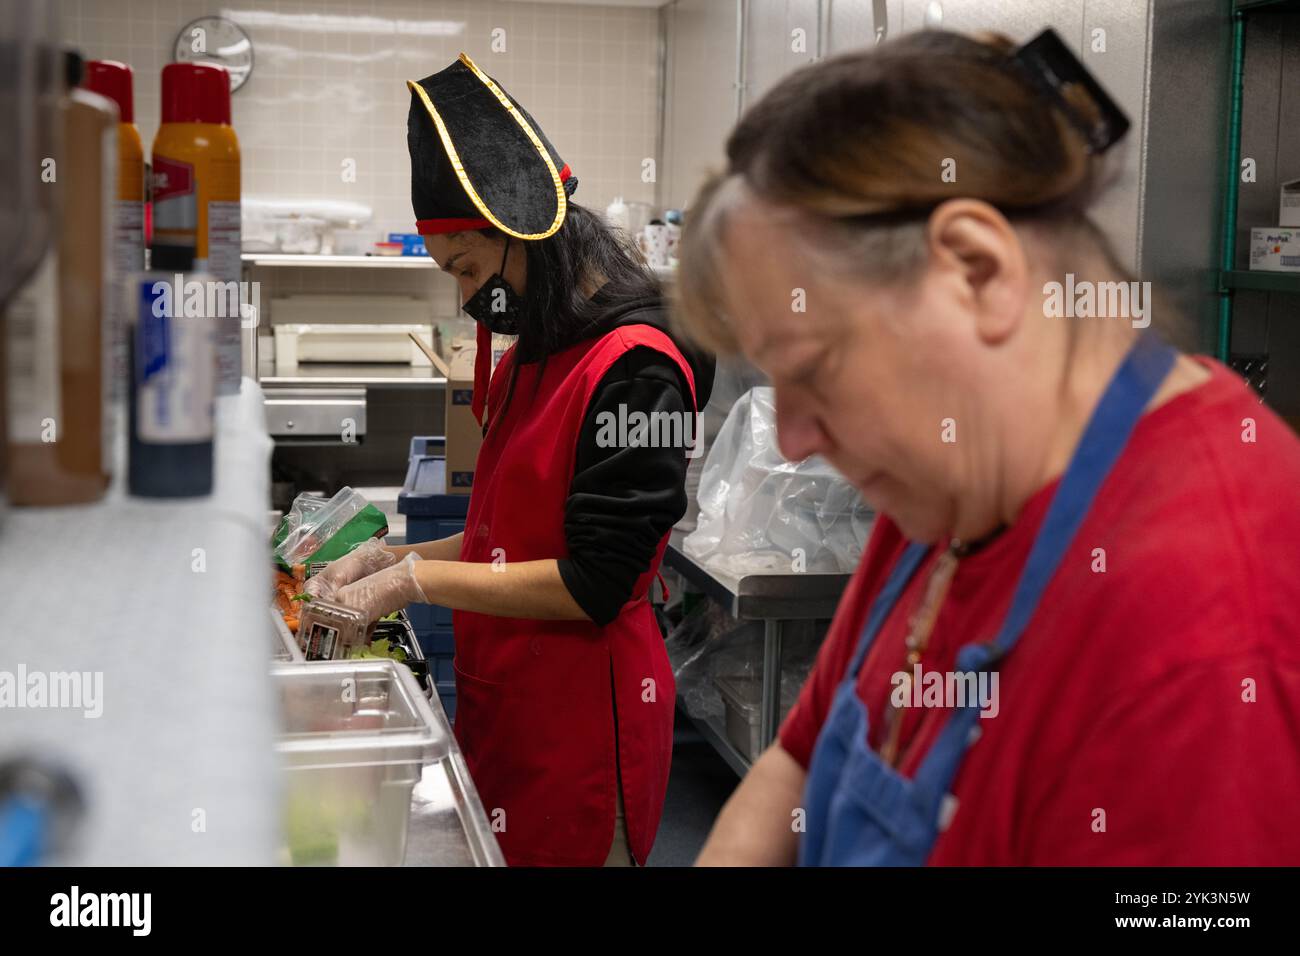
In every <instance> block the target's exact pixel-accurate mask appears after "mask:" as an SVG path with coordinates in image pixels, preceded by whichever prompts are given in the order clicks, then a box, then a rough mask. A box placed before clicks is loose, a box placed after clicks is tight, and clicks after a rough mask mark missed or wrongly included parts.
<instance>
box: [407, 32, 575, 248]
mask: <svg viewBox="0 0 1300 956" xmlns="http://www.w3.org/2000/svg"><path fill="white" fill-rule="evenodd" d="M460 62H462V63H464V64H465V65H466V66H467V67H469V69H470V70H471V72H473V74H474V75H475V76H476V77H478V79H479V81H480V82H482V83H483V85H484V86H486V87H487V88H488V89H489V90H491V92H492V94H493V95H494V96H495V97H496V98H497V101H498V102H499V103H500V104H501V105H502V106H504V107H505V108H506V112H507V113H509V114H510V117H511V118H512V119H513V120H514V121H515V122H516V123H518V124H519V128H520V129H522V130H523V131H524V134H525V135H526V136H527V137H528V139H529V141H531V142H532V144H533V146H534V147H536V148H537V153H538V155H539V156H541V157H542V162H544V163H545V164H546V169H547V172H549V173H550V174H551V181H552V182H553V183H554V184H555V220H554V221H553V222H552V223H551V225H550V226H549V227H548V228H547V230H546V231H545V232H534V233H527V232H518V231H516V230H514V229H511V228H510V227H509V226H507V225H506V224H505V223H503V222H502V221H501V220H500V219H498V218H497V217H496V216H495V215H494V214H493V212H492V210H491V209H489V208H488V207H487V203H485V202H484V201H483V199H482V197H481V196H479V194H478V191H477V190H476V189H475V188H474V186H473V184H472V183H471V182H470V181H469V175H468V174H467V173H466V172H465V167H464V165H463V164H462V163H461V161H460V154H459V153H457V152H456V144H455V143H453V142H452V139H451V134H450V133H449V132H448V131H447V124H445V123H444V122H443V121H442V117H441V116H440V115H439V114H438V109H437V107H435V106H434V105H433V101H432V100H430V99H429V94H428V91H426V90H425V88H424V87H423V86H421V85H420V84H419V83H417V82H416V81H415V80H407V81H406V86H407V88H408V89H409V90H411V91H412V92H413V93H417V94H419V97H420V100H421V101H422V102H423V103H424V108H425V109H426V110H427V111H428V113H429V118H430V119H432V120H433V125H434V126H435V127H436V128H437V130H438V138H439V139H440V140H442V148H443V149H444V150H446V152H447V158H448V159H449V160H451V168H452V169H453V170H455V172H456V178H457V179H459V180H460V185H461V188H463V189H464V190H465V194H466V195H467V196H469V198H470V202H472V203H473V204H474V206H475V208H476V209H478V211H479V212H481V213H482V214H483V218H484V219H486V220H487V221H488V222H490V223H492V225H494V226H496V227H497V228H498V229H500V230H501V231H502V232H504V233H505V234H506V235H508V236H514V237H515V238H516V239H545V238H546V237H547V236H550V235H553V234H554V233H555V230H557V229H559V228H560V224H561V223H563V222H564V215H565V213H566V212H567V211H568V196H567V195H566V194H565V192H564V183H563V182H561V180H560V173H559V171H558V170H557V169H556V168H555V163H554V161H553V160H552V159H551V154H550V153H549V152H548V151H547V149H546V146H545V145H544V144H543V143H542V141H541V139H540V138H539V137H538V135H537V133H536V132H534V130H533V128H532V126H530V125H529V123H528V120H526V119H524V116H523V114H522V113H520V112H519V110H518V109H517V108H516V107H515V104H514V103H512V102H510V98H509V97H508V96H506V95H505V93H503V92H501V89H500V88H499V87H498V86H497V85H496V84H495V83H493V82H492V80H491V78H490V77H489V76H488V75H487V74H486V73H484V72H483V71H482V70H480V69H479V68H478V67H477V66H476V65H475V64H474V61H473V60H471V59H470V58H469V57H468V56H467V55H466V54H464V53H462V54H461V55H460Z"/></svg>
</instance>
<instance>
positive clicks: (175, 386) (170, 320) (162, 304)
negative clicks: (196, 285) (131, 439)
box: [133, 279, 216, 444]
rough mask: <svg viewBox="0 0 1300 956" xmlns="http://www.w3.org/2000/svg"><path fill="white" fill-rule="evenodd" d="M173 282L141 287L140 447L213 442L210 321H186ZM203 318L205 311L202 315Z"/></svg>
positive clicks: (197, 317) (138, 327)
mask: <svg viewBox="0 0 1300 956" xmlns="http://www.w3.org/2000/svg"><path fill="white" fill-rule="evenodd" d="M173 286H174V282H173V281H172V280H170V279H159V280H153V279H147V280H145V281H143V282H141V283H140V287H139V291H140V294H139V298H138V299H137V302H138V304H139V317H138V319H137V321H136V332H135V335H136V342H135V368H136V379H137V387H136V394H135V396H134V399H133V400H134V401H135V402H136V423H137V431H138V433H139V437H140V440H141V441H145V442H153V443H158V444H182V443H192V442H200V441H208V440H210V439H211V438H212V415H213V395H214V389H215V381H214V375H215V371H216V368H215V366H216V362H215V359H214V357H213V329H212V322H211V320H210V319H207V318H205V317H204V316H203V315H202V314H200V315H187V314H186V310H185V301H186V299H185V295H184V290H182V289H174V288H173ZM199 311H200V312H202V310H201V309H200V310H199Z"/></svg>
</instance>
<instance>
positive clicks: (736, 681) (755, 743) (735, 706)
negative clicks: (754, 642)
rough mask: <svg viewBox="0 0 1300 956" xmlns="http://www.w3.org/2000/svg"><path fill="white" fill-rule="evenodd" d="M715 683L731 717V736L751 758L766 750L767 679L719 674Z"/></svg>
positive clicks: (729, 723) (741, 750) (728, 726)
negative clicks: (762, 701)
mask: <svg viewBox="0 0 1300 956" xmlns="http://www.w3.org/2000/svg"><path fill="white" fill-rule="evenodd" d="M713 683H714V684H715V685H716V686H717V688H718V692H719V693H721V694H722V704H723V708H724V710H725V711H726V716H727V739H728V740H729V741H731V745H732V746H733V747H735V748H736V749H737V750H739V751H740V752H741V754H743V755H744V756H745V757H746V758H748V759H749V760H754V759H756V758H757V757H758V754H759V752H760V751H761V750H762V749H763V741H762V727H761V726H760V723H761V718H762V707H761V704H760V698H761V696H762V693H763V682H762V681H761V680H759V679H758V678H756V677H715V678H713Z"/></svg>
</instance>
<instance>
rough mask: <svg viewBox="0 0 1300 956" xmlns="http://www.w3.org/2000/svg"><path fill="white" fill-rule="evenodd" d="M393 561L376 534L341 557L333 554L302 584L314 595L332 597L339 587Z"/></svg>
mask: <svg viewBox="0 0 1300 956" xmlns="http://www.w3.org/2000/svg"><path fill="white" fill-rule="evenodd" d="M396 563H397V556H396V555H394V554H393V553H392V552H391V551H388V550H386V549H385V548H384V546H383V545H381V544H380V543H379V541H378V540H377V539H376V538H367V539H366V540H365V541H363V542H361V544H359V545H357V546H356V547H355V548H353V549H352V550H351V551H349V552H348V553H347V554H345V555H343V557H341V558H336V559H335V560H333V561H331V562H330V563H329V564H327V565H325V567H324V568H322V569H321V572H320V573H319V574H313V575H312V576H311V577H310V578H308V579H307V583H306V585H304V588H305V589H306V591H307V593H308V594H310V595H311V596H312V597H314V598H321V599H322V600H325V601H333V600H335V599H336V597H337V595H338V590H339V588H341V587H343V586H344V585H347V584H351V583H352V582H354V581H360V580H361V579H362V578H366V577H369V576H370V575H372V574H374V573H375V572H376V571H382V570H383V569H384V568H387V567H391V566H392V565H394V564H396Z"/></svg>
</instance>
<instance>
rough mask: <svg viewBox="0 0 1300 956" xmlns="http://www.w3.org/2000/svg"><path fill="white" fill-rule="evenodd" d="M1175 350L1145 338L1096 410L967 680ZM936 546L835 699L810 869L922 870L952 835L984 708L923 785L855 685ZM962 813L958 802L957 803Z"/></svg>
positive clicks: (1021, 617) (823, 753)
mask: <svg viewBox="0 0 1300 956" xmlns="http://www.w3.org/2000/svg"><path fill="white" fill-rule="evenodd" d="M1175 357H1176V353H1175V352H1174V350H1173V349H1172V348H1170V347H1169V346H1167V345H1165V344H1163V343H1162V342H1160V340H1159V339H1157V338H1156V337H1155V336H1153V335H1149V334H1148V335H1142V336H1141V337H1140V338H1139V339H1138V341H1137V342H1136V343H1135V344H1134V345H1133V347H1132V349H1131V350H1130V351H1129V353H1128V355H1127V356H1126V357H1125V359H1124V362H1123V364H1122V365H1121V366H1120V368H1119V371H1117V372H1116V373H1115V377H1114V378H1113V379H1112V380H1111V382H1110V384H1109V385H1108V386H1107V387H1106V391H1105V393H1104V394H1103V395H1102V397H1101V401H1100V402H1099V403H1098V404H1097V407H1096V409H1095V410H1094V411H1093V414H1092V417H1091V418H1090V419H1089V421H1088V426H1087V428H1086V429H1085V430H1084V433H1083V437H1082V438H1081V439H1080V441H1079V447H1078V448H1077V449H1076V450H1075V453H1074V456H1073V457H1072V458H1071V460H1070V465H1069V467H1068V468H1067V469H1066V471H1065V474H1064V476H1062V478H1061V482H1060V485H1059V486H1058V487H1057V489H1056V493H1055V495H1054V496H1053V498H1052V502H1051V505H1050V507H1049V508H1048V511H1047V515H1046V517H1044V519H1043V524H1042V527H1041V528H1040V529H1039V531H1038V536H1037V537H1036V538H1035V539H1034V544H1033V548H1032V549H1031V551H1030V553H1029V558H1028V559H1027V560H1026V562H1025V566H1024V569H1023V570H1022V571H1021V573H1020V580H1019V582H1018V583H1017V584H1016V590H1015V595H1014V597H1013V598H1012V601H1011V607H1010V610H1008V612H1007V616H1006V619H1005V620H1004V621H1003V623H1002V627H1001V629H1000V630H999V632H998V634H997V637H996V638H994V640H993V641H992V642H990V643H987V644H979V643H972V644H967V645H966V646H965V647H963V648H961V650H960V651H959V652H958V654H957V663H956V669H957V671H959V672H973V673H979V672H981V671H988V670H991V669H992V668H993V667H994V665H995V664H996V663H997V662H998V661H999V660H1000V659H1001V658H1002V657H1005V656H1006V655H1007V654H1008V653H1009V652H1010V651H1011V649H1012V648H1013V647H1014V646H1015V644H1016V641H1017V640H1019V638H1020V635H1021V633H1022V632H1023V631H1024V629H1025V626H1026V625H1027V624H1028V623H1029V620H1030V618H1031V617H1033V614H1034V611H1035V610H1036V609H1037V607H1038V602H1039V599H1040V598H1041V597H1042V594H1043V590H1044V589H1045V588H1046V587H1047V584H1048V582H1049V581H1051V579H1052V576H1053V575H1054V574H1055V573H1056V569H1057V567H1058V566H1059V565H1060V563H1061V559H1062V558H1063V557H1064V555H1065V552H1066V549H1067V548H1068V547H1069V545H1070V542H1071V541H1072V540H1073V538H1074V536H1075V533H1076V532H1077V531H1078V529H1079V525H1080V524H1082V523H1083V519H1084V517H1085V516H1086V515H1087V513H1088V509H1089V508H1090V507H1091V506H1092V501H1093V499H1094V498H1095V497H1096V494H1097V491H1098V489H1099V488H1100V487H1101V485H1102V483H1103V482H1104V481H1105V480H1106V476H1107V475H1108V474H1109V473H1110V470H1111V468H1112V467H1113V466H1114V464H1115V462H1116V461H1117V460H1118V459H1119V456H1120V453H1121V452H1123V450H1124V446H1125V445H1126V444H1127V443H1128V439H1129V436H1130V435H1131V434H1132V432H1133V428H1134V427H1135V426H1136V425H1137V422H1138V419H1140V418H1141V417H1142V411H1143V409H1144V408H1146V406H1147V403H1148V402H1149V401H1150V400H1151V398H1152V396H1153V395H1155V393H1156V391H1157V389H1158V388H1159V387H1160V383H1161V382H1163V381H1164V379H1165V376H1166V375H1168V373H1169V370H1170V369H1171V368H1172V367H1173V363H1174V359H1175ZM928 551H929V547H928V546H927V545H922V544H915V543H914V544H910V545H909V546H908V547H907V549H906V550H905V551H904V552H903V555H902V557H901V558H899V561H898V564H897V565H896V566H895V567H894V570H893V571H892V572H891V574H890V576H889V579H888V580H887V581H886V582H885V586H884V588H883V589H882V590H881V592H880V595H879V596H878V597H877V598H876V600H875V602H874V603H873V604H872V607H871V611H870V613H869V614H868V616H867V623H866V626H865V627H864V628H863V631H862V636H861V637H860V638H859V640H858V646H857V649H856V650H855V651H854V654H853V659H852V661H851V662H850V663H849V667H848V670H847V672H846V674H845V677H844V680H843V681H842V682H841V683H840V686H839V688H838V689H837V690H836V692H835V701H834V703H833V705H832V706H831V711H830V715H829V716H828V717H827V719H826V723H825V725H824V726H823V727H822V730H821V733H820V734H819V735H818V737H817V746H816V748H815V749H814V750H813V758H812V764H811V766H810V767H809V770H808V783H807V787H806V789H805V791H804V802H803V806H804V810H805V812H806V814H807V816H806V822H807V832H806V833H805V834H804V837H803V840H802V841H801V842H800V845H799V864H800V865H801V866H921V865H923V864H924V863H925V862H926V860H927V859H928V858H929V856H930V851H931V850H932V849H933V847H934V843H935V841H936V840H937V839H938V836H939V833H940V831H941V830H942V829H944V827H945V826H946V823H947V820H946V819H944V820H942V822H941V818H950V817H951V810H950V809H949V808H947V807H945V804H946V803H947V802H948V801H950V800H951V799H952V798H951V797H950V794H949V791H950V788H951V786H952V780H953V778H954V777H955V776H956V775H957V770H958V768H960V766H961V763H962V760H963V759H964V758H965V756H966V750H967V748H968V747H969V746H970V745H971V743H973V742H974V738H976V737H978V736H979V734H978V731H977V729H976V723H977V721H978V720H979V712H980V704H979V702H978V701H967V703H966V705H965V706H963V707H958V708H956V709H954V711H953V713H952V714H951V716H950V717H949V718H948V722H947V723H946V724H945V725H944V727H943V730H942V731H941V732H940V734H939V738H938V739H937V740H936V741H935V742H934V744H933V746H931V748H930V750H929V752H928V753H927V754H926V755H925V758H924V759H923V760H922V761H921V766H920V767H919V768H918V769H917V771H916V775H915V777H913V778H912V779H908V778H906V777H904V776H903V775H902V774H900V773H899V772H898V771H897V770H895V769H894V768H893V767H891V766H889V764H887V763H886V762H885V761H884V760H882V759H881V758H880V757H879V756H877V754H876V753H875V752H874V751H873V750H872V749H871V748H870V747H869V746H868V744H867V709H866V707H865V706H863V704H862V701H860V700H859V699H858V695H857V691H856V684H857V678H858V673H859V671H861V669H862V662H863V661H864V660H865V659H866V656H867V651H868V650H869V649H870V647H871V644H872V642H873V641H874V640H875V638H876V635H877V634H878V633H879V632H880V628H881V625H883V624H884V622H885V619H886V618H887V617H888V616H889V612H890V610H891V609H892V608H893V606H894V604H895V603H896V602H897V601H898V598H899V596H900V595H901V594H902V593H903V591H904V589H905V588H906V587H907V583H908V581H910V580H911V578H912V575H913V574H915V573H916V569H917V568H918V567H920V565H921V562H922V560H924V558H925V555H926V553H927V552H928ZM951 809H952V810H955V804H953V805H952V808H951Z"/></svg>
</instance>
